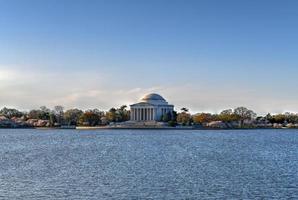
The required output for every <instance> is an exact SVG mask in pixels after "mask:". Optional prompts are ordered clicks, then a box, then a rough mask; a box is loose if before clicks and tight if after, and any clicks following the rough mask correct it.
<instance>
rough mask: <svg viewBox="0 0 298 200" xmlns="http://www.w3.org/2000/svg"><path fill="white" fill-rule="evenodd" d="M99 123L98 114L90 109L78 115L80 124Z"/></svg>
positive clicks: (93, 124)
mask: <svg viewBox="0 0 298 200" xmlns="http://www.w3.org/2000/svg"><path fill="white" fill-rule="evenodd" d="M99 123H100V116H99V115H98V114H97V113H95V112H92V111H90V110H89V111H86V112H84V113H83V114H82V115H81V117H80V124H82V125H88V126H96V125H98V124H99Z"/></svg>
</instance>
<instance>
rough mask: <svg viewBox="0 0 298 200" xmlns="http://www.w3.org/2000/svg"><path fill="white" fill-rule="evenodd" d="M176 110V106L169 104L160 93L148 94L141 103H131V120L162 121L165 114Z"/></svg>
mask: <svg viewBox="0 0 298 200" xmlns="http://www.w3.org/2000/svg"><path fill="white" fill-rule="evenodd" d="M173 111H174V106H173V105H171V104H169V103H168V102H167V101H166V100H165V99H164V98H163V97H162V96H160V95H159V94H155V93H152V94H148V95H146V96H144V97H143V98H142V99H141V100H140V102H139V103H136V104H132V105H130V120H131V121H160V120H161V118H162V116H163V115H164V114H167V113H170V114H172V112H173Z"/></svg>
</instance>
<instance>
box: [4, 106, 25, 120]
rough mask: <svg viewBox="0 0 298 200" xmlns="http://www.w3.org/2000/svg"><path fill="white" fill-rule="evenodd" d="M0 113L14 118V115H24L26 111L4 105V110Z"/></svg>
mask: <svg viewBox="0 0 298 200" xmlns="http://www.w3.org/2000/svg"><path fill="white" fill-rule="evenodd" d="M0 115H4V116H5V117H7V118H12V117H22V116H23V115H24V113H22V112H21V111H18V110H17V109H14V108H6V107H4V108H3V109H2V110H0Z"/></svg>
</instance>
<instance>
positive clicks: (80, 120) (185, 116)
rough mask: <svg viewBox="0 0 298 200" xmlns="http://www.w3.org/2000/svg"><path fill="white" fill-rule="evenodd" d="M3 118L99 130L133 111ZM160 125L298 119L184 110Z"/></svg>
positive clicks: (295, 120) (43, 110) (296, 119)
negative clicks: (96, 128) (89, 127)
mask: <svg viewBox="0 0 298 200" xmlns="http://www.w3.org/2000/svg"><path fill="white" fill-rule="evenodd" d="M0 116H4V117H6V118H8V119H14V118H18V119H22V120H23V121H26V120H29V119H37V120H46V121H48V123H49V126H53V127H54V126H61V125H67V126H78V125H80V126H98V125H107V124H110V123H113V122H124V121H128V120H130V111H129V110H127V106H126V105H123V106H120V107H119V108H111V109H109V110H108V111H101V110H99V109H88V110H85V111H83V110H80V109H77V108H74V109H68V110H65V109H64V107H63V106H55V107H54V108H53V109H49V108H47V107H46V106H41V107H40V108H39V109H33V110H30V111H28V112H22V111H19V110H17V109H14V108H6V107H4V108H3V109H1V110H0ZM160 121H163V122H165V123H168V125H169V126H176V125H182V126H191V125H204V124H206V123H210V122H214V121H221V122H223V123H232V122H237V123H238V124H239V126H240V127H244V126H245V122H247V121H254V122H257V123H271V124H274V123H278V124H283V123H292V124H298V115H297V114H293V113H284V114H274V115H272V114H270V113H269V114H267V115H266V116H257V114H256V113H255V112H254V111H252V110H250V109H248V108H245V107H238V108H235V109H226V110H223V111H221V112H220V113H219V114H213V113H196V114H191V113H190V112H189V109H187V108H182V109H181V110H180V112H176V111H173V112H169V113H166V114H164V115H163V116H162V117H161V119H160Z"/></svg>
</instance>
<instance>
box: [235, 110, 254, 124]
mask: <svg viewBox="0 0 298 200" xmlns="http://www.w3.org/2000/svg"><path fill="white" fill-rule="evenodd" d="M234 114H235V115H236V116H237V117H239V120H240V126H241V127H243V123H244V120H251V119H253V118H255V117H256V116H257V114H256V113H255V112H253V111H252V110H249V109H247V108H245V107H238V108H236V109H235V110H234Z"/></svg>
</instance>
